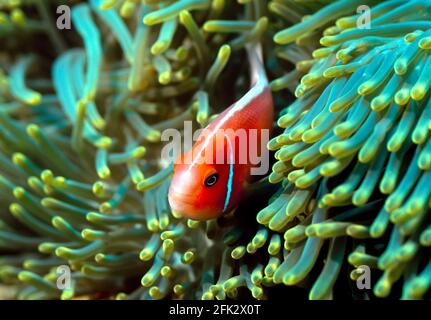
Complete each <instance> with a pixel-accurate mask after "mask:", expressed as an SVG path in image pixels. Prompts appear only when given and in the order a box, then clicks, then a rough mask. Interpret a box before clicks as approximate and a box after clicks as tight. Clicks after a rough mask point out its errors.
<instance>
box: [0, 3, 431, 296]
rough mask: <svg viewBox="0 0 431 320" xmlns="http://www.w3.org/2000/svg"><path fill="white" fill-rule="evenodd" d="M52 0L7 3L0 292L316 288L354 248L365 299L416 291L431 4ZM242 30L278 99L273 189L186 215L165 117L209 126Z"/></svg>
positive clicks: (424, 257) (427, 266)
mask: <svg viewBox="0 0 431 320" xmlns="http://www.w3.org/2000/svg"><path fill="white" fill-rule="evenodd" d="M62 4H64V1H36V0H9V1H3V2H0V39H1V40H2V43H4V48H7V50H2V52H0V163H1V168H0V206H1V209H0V295H1V294H2V292H3V291H5V292H6V294H7V295H8V296H9V297H12V298H18V299H59V298H62V299H73V298H82V297H87V298H116V299H163V298H174V299H181V298H192V299H195V298H198V299H200V298H202V299H225V298H242V297H247V296H250V295H251V296H253V297H254V298H257V299H264V298H267V297H270V296H271V292H273V290H275V289H276V288H279V287H283V288H284V287H288V288H291V289H292V290H293V288H294V286H296V285H301V286H307V287H309V298H310V299H328V298H332V297H334V296H335V297H337V296H338V294H339V293H338V292H337V285H338V284H339V283H340V282H343V279H341V277H345V276H346V275H345V274H346V271H347V272H350V277H351V280H350V279H348V281H349V283H350V282H351V283H353V284H354V280H355V279H357V278H358V276H360V274H361V272H360V270H359V269H358V267H360V266H363V265H366V266H368V267H370V268H371V269H372V271H373V273H372V285H373V293H371V294H370V292H367V294H365V295H362V296H361V297H368V295H370V296H372V295H373V294H374V295H375V296H378V297H385V296H388V295H389V294H391V291H395V292H392V294H394V295H395V296H397V297H402V298H406V299H412V298H414V299H418V298H424V297H426V294H427V290H428V289H429V287H430V285H431V262H430V254H429V253H430V251H429V248H427V247H429V246H431V228H430V227H428V225H429V220H430V219H429V215H428V213H429V211H430V209H429V204H430V195H431V186H430V181H431V180H430V179H429V175H430V173H429V172H430V168H431V139H428V136H429V131H430V130H431V121H430V119H431V100H430V97H429V88H430V86H431V81H430V80H429V78H428V77H427V74H428V73H429V70H431V57H430V56H429V54H428V50H429V49H431V19H430V15H431V4H429V3H427V1H420V0H416V1H408V0H387V1H383V2H382V1H373V0H368V1H367V0H361V1H358V0H353V1H352V0H339V1H323V0H322V1H302V0H271V1H264V0H238V1H228V0H179V1H163V0H143V1H136V0H90V1H70V2H69V5H70V8H71V19H72V26H71V27H72V30H59V29H57V28H56V27H55V25H56V18H57V17H56V16H55V12H56V11H55V9H56V7H57V6H59V5H62ZM360 5H368V6H369V7H370V8H371V13H370V14H371V24H370V26H369V27H370V28H368V26H366V27H364V28H362V27H358V25H357V22H358V21H359V20H361V19H362V17H361V16H360V15H359V14H356V10H357V7H358V6H360ZM272 38H273V39H272ZM252 41H261V42H262V43H263V47H264V56H265V64H266V68H267V71H268V76H269V77H270V78H271V80H272V82H271V87H272V89H273V91H274V100H275V108H276V110H277V111H279V110H281V113H280V117H279V119H278V126H279V127H281V128H283V129H284V131H283V132H282V133H281V134H279V135H278V136H276V137H274V138H273V139H272V140H271V141H270V143H269V144H268V148H269V149H270V150H274V151H275V150H277V151H276V153H275V158H276V161H277V162H275V164H274V166H273V168H272V173H271V174H270V175H269V179H268V180H269V182H271V183H273V184H277V186H276V188H278V189H279V190H278V191H276V192H275V194H273V195H272V196H271V197H270V199H259V200H260V201H263V202H264V203H266V204H267V206H266V207H264V208H263V209H262V210H260V211H259V210H258V209H256V206H252V208H249V207H244V206H241V207H240V208H239V209H238V210H237V212H236V213H235V216H234V217H227V218H223V219H219V220H217V221H215V220H212V221H208V222H197V221H192V220H186V219H183V218H181V217H180V216H177V215H175V213H173V212H171V211H170V208H169V205H168V203H167V197H166V193H167V189H168V187H169V178H170V174H171V167H170V166H169V164H167V163H165V162H164V161H162V160H161V159H160V154H161V149H162V147H163V145H164V143H166V142H163V141H161V140H163V139H162V137H161V135H162V132H163V130H164V129H167V128H179V129H181V128H182V127H183V123H184V121H185V120H193V121H194V122H195V124H196V125H197V127H198V126H205V125H206V124H207V123H208V122H210V121H211V120H212V117H213V116H215V115H216V114H217V113H218V112H220V111H222V109H223V108H224V107H226V106H228V105H229V104H230V103H231V102H232V101H234V100H235V98H238V97H239V96H240V95H241V93H244V92H245V91H246V90H247V82H248V81H247V77H248V75H247V63H246V61H242V60H243V59H242V57H243V56H244V52H243V51H244V50H243V48H244V46H245V45H246V44H247V43H249V42H252ZM319 41H320V44H319ZM37 42H38V43H45V44H46V45H44V46H42V47H41V46H36V45H35V43H37ZM293 42H294V43H293ZM322 46H323V47H322ZM301 76H302V78H301ZM299 80H300V82H299V84H298V83H297V81H299ZM293 94H294V96H296V97H294V96H293ZM260 187H262V186H260ZM263 188H264V189H265V190H273V189H274V188H273V187H271V186H270V185H269V184H266V185H264V186H263ZM266 193H268V192H266ZM266 193H265V192H262V195H263V194H266ZM266 204H264V206H265V205H266ZM253 210H254V211H253ZM250 211H251V212H250ZM59 266H61V267H62V268H60V269H59V268H58V267H59ZM64 267H67V268H69V269H70V271H71V283H70V286H66V287H64V286H58V283H57V282H58V279H59V271H61V272H64V270H66V269H65V268H64ZM396 282H398V283H401V286H399V287H401V289H398V288H395V289H396V290H391V289H392V287H393V286H394V284H395V283H396ZM2 288H6V290H4V289H2ZM343 290H344V291H346V288H343ZM352 290H353V289H352ZM398 291H401V293H400V292H398ZM341 294H342V295H347V296H351V295H352V293H351V292H343V293H341ZM0 298H1V296H0Z"/></svg>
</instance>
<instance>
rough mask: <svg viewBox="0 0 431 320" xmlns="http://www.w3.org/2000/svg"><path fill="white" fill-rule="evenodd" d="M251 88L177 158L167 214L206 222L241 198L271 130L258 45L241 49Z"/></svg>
mask: <svg viewBox="0 0 431 320" xmlns="http://www.w3.org/2000/svg"><path fill="white" fill-rule="evenodd" d="M247 53H248V56H249V60H250V66H251V67H250V70H251V82H252V85H251V88H250V90H249V91H248V92H247V93H246V94H245V95H244V96H243V97H242V98H241V99H240V100H238V101H237V102H235V103H234V104H232V105H231V106H230V107H229V108H227V109H225V110H224V111H223V112H222V113H221V114H219V115H218V116H217V118H216V119H215V120H214V121H212V122H211V123H210V124H209V125H208V126H207V127H206V128H205V129H204V130H203V132H202V133H201V134H200V136H199V137H198V139H197V141H196V143H195V144H194V145H193V147H192V149H191V150H189V151H188V152H186V153H185V154H182V155H180V156H179V158H178V159H177V160H176V161H175V164H174V175H173V178H172V182H171V186H170V188H169V194H168V199H169V203H170V206H171V208H172V210H174V211H175V212H177V213H179V214H181V215H182V216H184V217H186V218H190V219H194V220H208V219H213V218H217V217H219V216H221V215H222V214H225V213H228V212H230V211H232V210H233V209H235V208H236V207H237V206H238V204H239V202H240V201H241V199H243V197H244V191H245V187H246V185H247V183H248V182H249V181H250V178H251V169H252V167H253V166H255V165H256V163H255V162H254V161H253V159H251V156H253V155H257V154H258V153H259V151H260V150H261V148H262V146H263V145H262V144H263V143H265V144H266V141H265V139H263V138H264V131H265V130H267V133H268V135H269V131H270V130H271V127H272V123H273V117H274V115H273V102H272V95H271V90H270V88H269V86H268V80H267V78H266V75H265V71H264V67H263V64H262V54H261V50H260V45H254V46H250V47H247Z"/></svg>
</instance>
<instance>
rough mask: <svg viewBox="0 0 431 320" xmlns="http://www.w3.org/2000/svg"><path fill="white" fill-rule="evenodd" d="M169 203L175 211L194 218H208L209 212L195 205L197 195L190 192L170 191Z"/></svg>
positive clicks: (200, 219) (201, 219)
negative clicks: (198, 208)
mask: <svg viewBox="0 0 431 320" xmlns="http://www.w3.org/2000/svg"><path fill="white" fill-rule="evenodd" d="M168 200H169V205H170V206H171V209H172V211H173V212H174V213H176V214H178V215H180V216H182V217H184V218H187V219H192V220H197V221H205V220H208V214H206V213H205V212H202V211H201V210H197V209H196V207H195V201H196V197H195V196H193V195H190V194H184V193H179V194H178V193H176V192H169V194H168Z"/></svg>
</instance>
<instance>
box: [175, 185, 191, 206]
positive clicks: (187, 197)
mask: <svg viewBox="0 0 431 320" xmlns="http://www.w3.org/2000/svg"><path fill="white" fill-rule="evenodd" d="M168 198H172V199H173V200H174V201H179V202H184V203H186V204H188V205H193V203H194V202H195V201H196V196H195V195H193V194H190V193H184V192H181V191H179V190H176V189H173V188H171V189H169V193H168Z"/></svg>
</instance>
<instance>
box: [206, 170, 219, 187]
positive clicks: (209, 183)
mask: <svg viewBox="0 0 431 320" xmlns="http://www.w3.org/2000/svg"><path fill="white" fill-rule="evenodd" d="M217 180H218V174H217V173H214V174H212V175H209V176H208V177H207V178H206V179H205V186H206V187H212V186H213V185H214V184H215V183H216V182H217Z"/></svg>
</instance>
